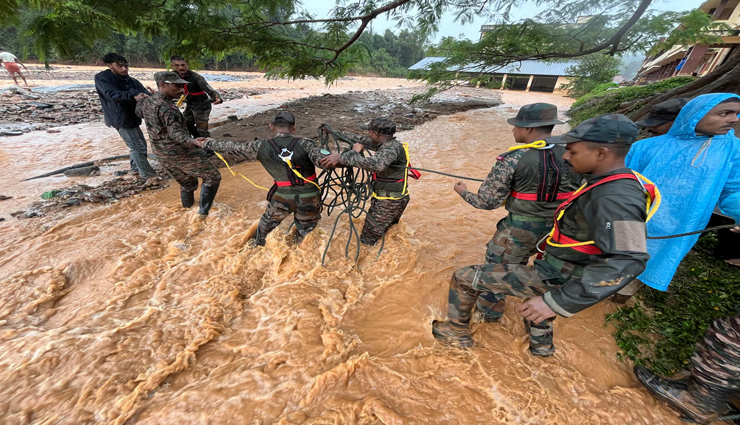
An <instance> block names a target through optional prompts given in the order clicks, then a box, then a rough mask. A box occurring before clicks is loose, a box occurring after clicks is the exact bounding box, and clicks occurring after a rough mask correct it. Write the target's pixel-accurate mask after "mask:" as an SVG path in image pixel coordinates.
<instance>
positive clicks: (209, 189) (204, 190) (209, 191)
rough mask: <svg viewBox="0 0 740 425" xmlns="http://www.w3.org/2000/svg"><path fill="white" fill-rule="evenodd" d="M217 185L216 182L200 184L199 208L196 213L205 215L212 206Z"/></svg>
mask: <svg viewBox="0 0 740 425" xmlns="http://www.w3.org/2000/svg"><path fill="white" fill-rule="evenodd" d="M218 186H219V184H218V183H216V184H212V185H211V184H209V185H205V184H204V185H201V187H200V208H199V209H198V214H200V215H202V216H207V215H208V212H209V211H211V207H212V206H213V199H214V198H215V197H216V192H218Z"/></svg>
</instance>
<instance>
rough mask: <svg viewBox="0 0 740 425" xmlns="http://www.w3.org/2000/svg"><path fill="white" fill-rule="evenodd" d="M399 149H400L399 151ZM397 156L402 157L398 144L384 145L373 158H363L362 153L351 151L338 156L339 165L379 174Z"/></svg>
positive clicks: (401, 150) (401, 149)
mask: <svg viewBox="0 0 740 425" xmlns="http://www.w3.org/2000/svg"><path fill="white" fill-rule="evenodd" d="M399 148H400V149H399ZM399 155H404V152H403V147H402V146H401V144H400V143H394V144H388V143H386V144H384V145H383V146H381V148H380V149H379V150H378V152H376V153H375V155H373V156H363V155H362V153H359V152H355V151H353V150H351V151H347V152H344V153H343V154H341V155H339V163H340V164H342V165H347V166H350V167H357V168H362V169H364V170H368V171H372V172H374V173H380V172H383V171H385V170H386V169H388V166H390V165H391V164H392V163H393V161H395V160H396V158H398V156H399Z"/></svg>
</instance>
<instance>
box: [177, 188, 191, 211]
mask: <svg viewBox="0 0 740 425" xmlns="http://www.w3.org/2000/svg"><path fill="white" fill-rule="evenodd" d="M180 202H182V206H183V207H184V208H190V207H192V206H193V204H195V192H186V191H184V190H181V191H180Z"/></svg>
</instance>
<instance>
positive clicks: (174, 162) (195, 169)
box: [157, 156, 221, 192]
mask: <svg viewBox="0 0 740 425" xmlns="http://www.w3.org/2000/svg"><path fill="white" fill-rule="evenodd" d="M157 159H158V160H159V163H160V164H161V165H162V167H164V169H165V170H167V172H168V173H169V174H170V176H172V178H173V179H175V181H176V182H177V184H179V185H180V191H182V192H195V191H196V190H197V189H198V178H201V179H203V186H218V184H219V183H220V182H221V173H219V171H218V169H217V168H216V167H215V166H214V165H213V163H211V161H210V160H208V159H207V158H205V157H200V156H196V157H185V158H167V157H158V158H157Z"/></svg>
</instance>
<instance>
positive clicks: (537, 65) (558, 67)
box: [409, 56, 578, 77]
mask: <svg viewBox="0 0 740 425" xmlns="http://www.w3.org/2000/svg"><path fill="white" fill-rule="evenodd" d="M444 59H445V58H443V57H439V56H431V57H428V58H424V59H422V60H421V61H419V62H418V63H416V64H414V65H412V66H411V67H410V68H409V69H411V70H420V69H422V70H423V69H426V68H427V67H428V66H429V65H431V64H433V63H437V62H441V61H443V60H444ZM577 64H578V62H575V61H571V62H543V61H521V62H516V63H514V64H511V65H507V66H504V67H502V68H499V67H489V68H488V69H484V70H483V72H484V73H490V74H492V73H496V74H512V75H551V76H558V77H560V76H566V75H568V73H567V72H566V70H567V69H568V68H569V67H571V66H575V65H577ZM465 68H469V69H470V71H471V72H480V71H481V70H480V69H479V68H478V67H477V66H475V65H470V66H466V67H463V69H459V71H461V72H465ZM450 71H453V69H450Z"/></svg>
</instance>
